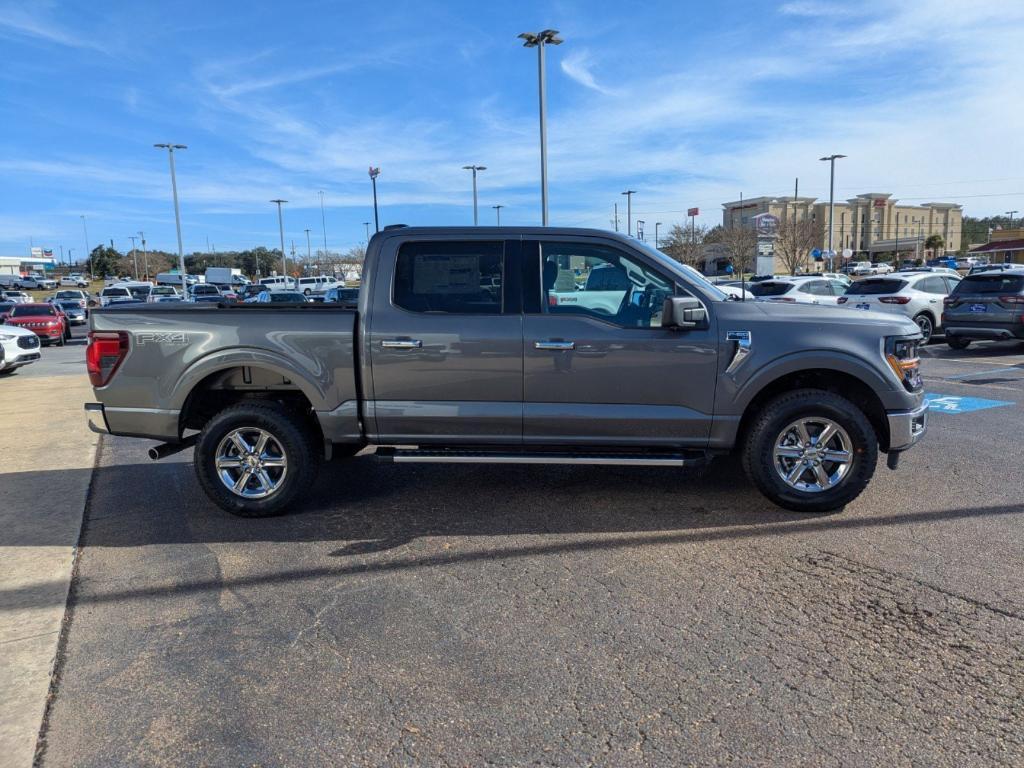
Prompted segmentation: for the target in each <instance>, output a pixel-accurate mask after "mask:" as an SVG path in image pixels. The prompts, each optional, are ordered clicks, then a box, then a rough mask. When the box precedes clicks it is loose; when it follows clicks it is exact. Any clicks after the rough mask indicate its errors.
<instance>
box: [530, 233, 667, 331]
mask: <svg viewBox="0 0 1024 768" xmlns="http://www.w3.org/2000/svg"><path fill="white" fill-rule="evenodd" d="M540 266H541V271H540V273H541V294H542V295H541V311H542V312H546V313H547V314H551V315H588V316H590V317H594V318H597V319H599V320H604V321H606V322H609V323H614V324H615V325H619V326H622V327H624V328H652V327H661V313H662V309H663V306H664V303H665V299H666V298H668V297H669V296H672V295H674V294H675V292H676V287H675V284H674V282H673V281H672V280H670V279H668V278H666V277H664V276H663V275H661V274H659V273H658V272H655V271H654V270H652V269H651V268H650V267H648V266H647V265H646V264H644V263H642V262H641V261H639V260H638V259H636V258H634V257H633V256H630V255H627V254H625V253H623V252H622V251H619V250H618V249H615V248H611V247H608V246H604V245H591V244H587V243H557V242H550V243H549V242H542V243H541V244H540Z"/></svg>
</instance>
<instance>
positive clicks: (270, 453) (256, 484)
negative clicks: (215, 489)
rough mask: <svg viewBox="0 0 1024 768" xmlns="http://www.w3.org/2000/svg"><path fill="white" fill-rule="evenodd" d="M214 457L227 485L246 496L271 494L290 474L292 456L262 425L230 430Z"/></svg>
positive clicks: (219, 473)
mask: <svg viewBox="0 0 1024 768" xmlns="http://www.w3.org/2000/svg"><path fill="white" fill-rule="evenodd" d="M214 461H215V462H216V465H217V477H219V478H220V481H221V482H222V483H223V484H224V487H225V488H227V489H228V490H229V491H231V492H232V493H234V494H236V495H238V496H241V497H243V498H246V499H263V498H266V497H267V496H270V495H271V494H272V493H274V491H276V490H277V489H278V488H280V487H281V483H283V482H284V478H285V476H286V475H287V474H288V457H287V456H286V455H285V452H284V449H283V448H282V447H281V443H280V442H278V440H277V439H276V438H275V437H274V436H273V435H272V434H270V433H269V432H267V431H266V430H264V429H259V428H258V427H241V428H239V429H235V430H232V431H231V432H228V434H227V435H225V436H224V439H223V440H221V441H220V444H219V445H218V446H217V453H216V455H215V458H214Z"/></svg>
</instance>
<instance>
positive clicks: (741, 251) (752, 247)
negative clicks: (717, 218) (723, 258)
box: [720, 227, 757, 275]
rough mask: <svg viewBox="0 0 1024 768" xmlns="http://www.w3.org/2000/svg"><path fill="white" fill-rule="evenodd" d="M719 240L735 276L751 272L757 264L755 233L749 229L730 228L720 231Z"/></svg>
mask: <svg viewBox="0 0 1024 768" xmlns="http://www.w3.org/2000/svg"><path fill="white" fill-rule="evenodd" d="M721 238H722V239H721V241H720V242H721V243H722V245H724V246H725V247H726V249H727V250H728V252H729V258H730V259H731V260H732V267H733V269H734V270H735V271H736V274H737V275H741V274H743V273H746V272H753V270H754V265H755V264H756V263H757V262H756V258H757V233H756V232H755V231H754V230H753V229H751V228H750V227H730V228H729V229H723V230H722V233H721Z"/></svg>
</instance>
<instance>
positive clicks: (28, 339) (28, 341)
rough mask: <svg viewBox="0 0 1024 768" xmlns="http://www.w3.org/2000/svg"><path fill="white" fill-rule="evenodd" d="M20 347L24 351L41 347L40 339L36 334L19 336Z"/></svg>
mask: <svg viewBox="0 0 1024 768" xmlns="http://www.w3.org/2000/svg"><path fill="white" fill-rule="evenodd" d="M18 346H19V347H21V348H22V349H35V348H36V347H38V346H39V337H38V336H36V335H35V334H34V333H33V334H32V335H31V336H19V337H18Z"/></svg>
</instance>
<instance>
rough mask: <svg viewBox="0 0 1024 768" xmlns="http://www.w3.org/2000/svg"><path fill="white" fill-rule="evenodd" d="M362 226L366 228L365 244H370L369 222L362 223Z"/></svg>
mask: <svg viewBox="0 0 1024 768" xmlns="http://www.w3.org/2000/svg"><path fill="white" fill-rule="evenodd" d="M363 226H364V227H366V242H370V222H368V221H364V222H363Z"/></svg>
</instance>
